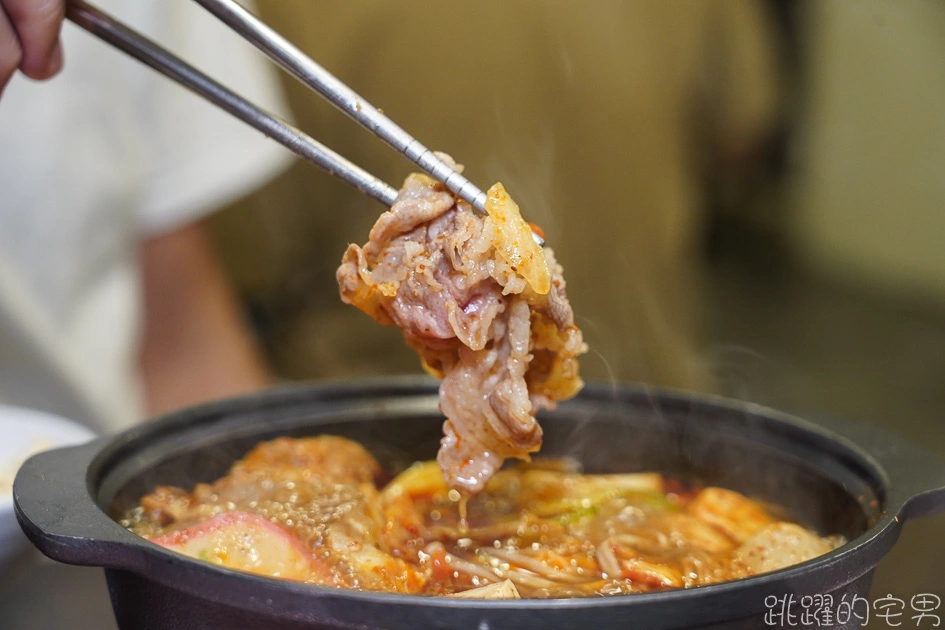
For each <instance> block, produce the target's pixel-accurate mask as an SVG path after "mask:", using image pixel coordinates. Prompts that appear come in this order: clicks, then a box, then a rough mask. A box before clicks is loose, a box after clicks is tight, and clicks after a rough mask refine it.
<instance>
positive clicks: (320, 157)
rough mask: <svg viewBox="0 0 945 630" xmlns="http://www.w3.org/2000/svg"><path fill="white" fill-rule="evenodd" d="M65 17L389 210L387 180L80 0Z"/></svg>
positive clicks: (391, 199) (69, 5) (391, 192)
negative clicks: (372, 173)
mask: <svg viewBox="0 0 945 630" xmlns="http://www.w3.org/2000/svg"><path fill="white" fill-rule="evenodd" d="M66 15H67V17H68V18H69V19H70V20H71V21H72V22H74V23H75V24H77V25H78V26H80V27H82V28H84V29H85V30H87V31H89V32H90V33H92V34H93V35H95V36H96V37H98V38H100V39H102V40H104V41H105V42H107V43H109V44H111V45H112V46H114V47H115V48H118V49H119V50H121V51H123V52H125V53H128V54H129V55H131V56H132V57H134V58H136V59H138V60H139V61H142V62H144V63H145V64H147V65H148V66H150V67H152V68H154V69H155V70H157V71H158V72H160V73H161V74H163V75H165V76H167V77H169V78H171V79H173V80H174V81H176V82H177V83H180V84H181V85H183V86H185V87H187V88H189V89H190V90H192V91H193V92H195V93H197V94H199V95H200V96H202V97H203V98H205V99H207V100H208V101H210V102H211V103H213V104H215V105H217V106H219V107H221V108H222V109H224V110H226V111H227V112H229V113H230V114H232V115H233V116H235V117H236V118H239V119H240V120H242V121H243V122H245V123H247V124H249V125H250V126H252V127H254V128H255V129H257V130H259V131H261V132H262V133H263V134H265V135H266V136H268V137H270V138H272V139H273V140H275V141H276V142H278V143H280V144H282V145H283V146H285V147H286V148H288V149H289V150H291V151H293V152H295V153H296V154H298V155H299V156H301V157H303V158H305V159H306V160H308V161H310V162H313V163H314V164H316V165H318V166H320V167H321V168H323V169H325V170H326V171H328V172H329V173H330V174H331V175H334V176H335V177H338V178H339V179H342V180H344V181H346V182H348V183H349V184H351V185H353V186H355V187H356V188H358V189H359V190H360V191H362V192H363V193H365V194H366V195H368V196H370V197H373V198H374V199H377V200H378V201H380V202H381V203H383V204H384V205H386V206H387V207H390V206H391V205H392V204H393V203H394V199H395V198H396V197H397V190H395V189H394V188H392V187H391V186H389V185H388V184H386V183H385V182H384V181H382V180H380V179H378V178H377V177H375V176H374V175H371V174H370V173H368V172H367V171H365V170H364V169H362V168H361V167H359V166H357V165H356V164H354V163H352V162H350V161H348V160H347V159H345V158H344V157H342V156H340V155H338V154H337V153H335V152H334V151H332V150H331V149H329V148H328V147H326V146H324V145H323V144H321V143H320V142H318V141H317V140H315V139H313V138H311V137H310V136H308V135H306V134H305V133H304V132H302V131H300V130H299V129H296V128H295V127H293V126H292V125H290V124H288V123H287V122H285V121H283V120H280V119H279V118H277V117H276V116H273V115H272V114H270V113H268V112H266V111H264V110H263V109H261V108H259V107H257V106H256V105H254V104H252V103H250V102H249V101H247V100H246V99H244V98H243V97H241V96H239V95H238V94H236V93H235V92H232V91H231V90H229V89H228V88H226V87H224V86H223V85H221V84H220V83H218V82H217V81H214V80H213V79H211V78H210V77H208V76H207V75H205V74H204V73H202V72H200V71H199V70H197V69H196V68H194V67H193V66H191V65H189V64H187V63H186V62H184V61H183V60H181V59H180V58H178V57H176V56H174V55H173V54H172V53H170V52H169V51H167V50H166V49H164V48H162V47H161V46H159V45H158V44H156V43H155V42H153V41H151V40H149V39H148V38H146V37H144V36H143V35H141V34H140V33H137V32H135V31H133V30H132V29H130V28H128V27H127V26H125V25H123V24H121V23H120V22H118V21H117V20H115V19H114V18H112V17H110V16H108V15H106V14H105V13H102V12H101V11H99V10H98V9H96V8H94V7H92V6H90V5H88V4H86V3H85V2H82V1H80V0H72V1H71V2H69V3H67V9H66Z"/></svg>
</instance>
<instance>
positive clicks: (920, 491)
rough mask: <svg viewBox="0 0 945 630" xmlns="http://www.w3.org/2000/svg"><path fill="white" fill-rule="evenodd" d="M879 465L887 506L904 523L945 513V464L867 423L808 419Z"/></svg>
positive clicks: (821, 418) (818, 418) (829, 417)
mask: <svg viewBox="0 0 945 630" xmlns="http://www.w3.org/2000/svg"><path fill="white" fill-rule="evenodd" d="M807 417H808V419H810V420H811V421H812V422H814V423H816V424H818V425H820V426H821V427H823V428H825V429H828V430H830V431H833V432H835V433H836V434H838V435H839V436H840V437H841V438H845V439H846V440H848V441H849V442H851V443H852V444H853V445H854V446H856V447H857V450H860V451H861V452H862V454H863V455H864V456H865V457H867V458H869V459H872V460H874V461H875V462H876V463H878V464H879V468H880V469H881V470H883V471H884V472H885V473H886V475H888V479H887V480H886V481H888V483H889V488H890V493H889V494H890V496H888V497H887V504H888V505H889V506H892V507H893V508H894V509H895V506H898V517H899V519H900V520H902V521H906V520H909V519H913V518H919V517H922V516H930V515H932V514H936V513H938V512H942V511H945V462H943V461H942V460H941V459H940V458H938V457H936V456H934V455H932V454H931V453H929V452H928V451H926V450H925V449H923V448H921V447H919V446H917V445H916V444H914V443H912V442H910V441H909V440H906V439H905V438H903V437H900V436H898V435H896V434H894V433H890V432H888V431H885V430H883V429H880V428H879V427H876V426H874V425H871V424H869V423H865V422H854V421H851V420H844V419H839V418H836V417H831V416H813V417H812V416H810V415H808V416H807Z"/></svg>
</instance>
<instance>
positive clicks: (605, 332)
mask: <svg viewBox="0 0 945 630" xmlns="http://www.w3.org/2000/svg"><path fill="white" fill-rule="evenodd" d="M259 5H260V8H261V10H262V13H263V16H264V18H265V19H267V20H269V21H270V22H271V23H272V24H273V25H274V26H275V27H276V28H277V29H279V30H280V31H282V32H283V33H284V34H285V35H286V36H288V37H289V38H290V39H291V40H293V41H295V42H297V43H298V44H299V45H300V46H301V47H302V48H303V49H304V50H305V51H306V52H307V53H309V54H310V55H312V56H313V57H314V58H315V59H317V60H318V61H319V62H320V63H322V64H323V65H324V66H326V67H327V68H328V69H329V70H330V71H332V72H333V73H335V74H336V75H337V76H339V77H340V78H342V79H343V80H344V81H346V82H348V83H349V84H350V85H351V86H352V87H353V88H355V89H356V90H358V91H359V92H361V93H362V94H363V95H364V96H365V97H366V98H368V99H369V100H370V101H372V102H373V103H374V104H375V105H377V106H380V107H382V108H383V109H384V110H385V111H386V112H387V113H388V114H390V115H391V116H392V117H393V118H394V119H395V120H397V121H398V122H399V123H400V124H402V125H403V126H404V127H405V128H406V129H407V130H408V131H410V132H411V133H413V134H414V135H415V136H417V137H418V138H419V139H420V140H421V141H422V142H424V143H425V144H427V145H428V146H430V147H431V148H435V149H441V150H446V151H448V152H450V153H452V154H453V155H454V157H456V158H457V159H458V160H459V161H461V162H463V163H464V164H465V165H466V166H467V174H468V175H470V177H471V178H472V179H473V181H476V182H478V183H479V184H480V185H481V186H483V187H486V186H489V185H491V183H493V182H495V181H502V182H503V183H504V184H505V185H506V187H507V188H508V189H509V191H510V193H511V194H512V195H513V197H515V198H516V200H517V201H518V202H519V203H520V205H521V206H522V208H523V213H524V214H525V215H526V217H527V218H528V219H529V220H531V221H534V222H536V223H539V224H540V225H542V226H543V227H544V229H545V231H546V233H547V236H548V241H549V243H550V244H551V245H552V246H553V247H554V249H555V251H556V253H557V254H558V258H559V260H560V261H562V262H563V264H564V266H565V270H566V277H567V278H568V281H569V287H568V291H569V294H570V296H571V298H572V303H573V305H574V309H575V312H576V315H577V319H578V323H579V325H581V326H582V328H584V330H585V336H586V338H587V339H588V341H589V343H590V345H591V348H592V354H591V356H589V357H588V358H587V360H586V361H585V362H584V370H585V373H586V374H587V375H588V376H589V377H590V378H594V379H610V378H618V379H623V380H629V379H633V380H644V381H649V382H653V383H659V384H663V385H675V386H684V387H686V386H691V387H698V386H702V385H704V383H705V378H704V374H703V369H702V368H703V366H701V355H700V352H699V331H698V324H699V311H698V308H699V307H698V299H697V295H696V291H697V288H698V285H697V283H696V278H695V276H694V273H695V265H694V263H695V258H696V256H697V254H698V252H697V251H696V246H697V244H698V238H699V234H700V230H701V223H702V219H701V216H700V211H701V194H702V191H701V189H700V180H699V173H698V168H699V167H698V161H699V159H700V158H701V153H700V151H702V150H704V147H703V146H702V145H701V144H700V140H702V139H703V138H704V137H705V136H713V137H714V138H715V139H716V140H717V141H719V142H720V143H721V144H726V145H728V146H727V148H728V149H731V150H733V151H737V150H738V147H739V146H740V145H743V144H747V143H750V142H751V140H752V138H753V137H754V136H756V135H757V133H758V132H759V130H760V129H761V128H763V127H764V126H765V124H766V123H767V122H768V121H769V120H770V119H771V117H772V115H773V112H774V109H775V106H774V102H775V91H774V81H773V79H772V72H773V68H772V65H773V63H772V52H771V50H770V48H769V44H770V41H769V38H767V37H766V34H765V33H766V30H765V27H766V24H765V21H764V16H763V15H762V14H761V12H760V11H759V4H758V3H756V2H754V1H753V0H739V1H737V2H728V1H725V2H716V1H708V2H698V3H691V2H650V1H649V0H646V1H639V2H627V1H624V0H596V1H595V2H593V3H581V2H572V1H570V0H569V1H565V0H560V1H553V0H542V1H537V0H517V1H516V2H507V1H505V0H478V1H476V2H462V3H456V2H441V1H433V0H388V1H385V2H379V1H375V0H349V1H346V2H335V1H314V0H278V1H277V0H269V1H266V0H262V1H260V2H259ZM288 87H289V95H290V97H291V102H292V106H293V109H294V110H295V112H296V113H297V118H298V122H299V124H300V125H301V126H302V127H304V128H305V129H306V130H307V131H309V132H310V133H311V134H312V135H314V136H315V137H317V138H319V139H320V140H322V141H324V142H325V143H327V144H328V145H329V146H331V147H333V148H335V149H336V150H338V151H340V152H341V153H343V154H344V155H346V156H348V157H349V158H351V159H353V160H354V161H356V162H358V163H359V164H361V165H363V166H365V167H367V168H368V169H369V170H371V171H372V172H374V173H376V174H377V175H379V176H381V177H382V178H384V179H386V180H388V181H390V182H391V183H394V184H397V185H399V182H401V181H402V179H403V177H404V176H405V174H406V173H407V172H408V171H409V170H410V165H409V164H408V162H407V161H406V160H405V159H403V158H400V157H398V156H396V155H395V154H394V153H393V152H392V151H391V150H390V149H388V148H386V147H384V146H383V145H382V144H381V143H380V142H379V141H378V140H376V139H374V138H373V137H371V136H369V135H368V134H367V133H366V132H364V131H362V130H361V129H359V128H358V127H357V126H355V125H354V124H353V123H352V122H350V121H348V120H347V119H346V118H344V117H343V116H342V115H341V114H339V113H338V112H336V111H335V110H333V109H332V108H331V107H330V106H329V105H327V104H325V103H324V102H322V101H321V100H320V99H319V98H318V97H317V96H314V95H312V94H309V93H308V92H306V91H305V90H304V89H302V88H301V87H300V86H298V85H297V84H295V83H289V84H288ZM706 112H712V113H714V116H706ZM697 114H699V115H698V116H697ZM708 119H711V120H710V121H709V122H708V123H707V120H708ZM697 122H703V123H707V124H711V125H713V128H712V129H709V130H706V129H697V124H696V123H697ZM256 203H257V204H259V205H260V206H265V207H259V208H257V209H256V211H255V212H251V213H244V215H243V218H242V228H241V230H242V231H240V229H237V227H234V228H233V229H232V230H230V233H231V235H238V234H240V233H242V234H244V235H245V234H249V237H248V239H247V240H245V242H244V246H242V247H240V248H238V249H239V251H240V255H241V257H242V259H243V260H242V261H237V264H242V266H243V268H244V269H245V270H246V272H247V273H248V274H250V275H255V277H256V281H257V283H258V284H259V285H261V286H263V288H265V285H266V284H267V283H273V282H275V283H279V282H282V283H284V284H285V285H286V286H290V287H292V286H294V287H297V288H296V289H294V290H295V291H296V295H295V296H294V298H293V299H297V300H308V302H307V304H306V305H305V306H304V308H302V309H301V310H300V311H299V314H298V316H294V317H293V318H292V320H291V321H289V322H285V323H283V324H282V325H281V328H280V330H279V332H278V334H277V335H276V338H277V340H276V342H275V346H274V347H275V351H276V356H277V361H278V362H279V365H280V367H281V368H283V369H284V370H285V371H287V372H288V373H290V374H291V375H293V376H324V375H339V374H350V373H356V372H371V371H374V372H384V371H394V370H402V369H409V370H416V369H417V363H416V359H415V358H414V357H413V356H412V355H411V354H410V353H409V352H408V351H405V350H404V349H403V348H402V342H401V341H400V338H399V336H398V335H397V334H396V332H395V331H391V330H389V329H381V328H380V327H378V326H376V325H375V324H373V322H370V321H368V319H367V318H366V317H365V316H363V315H361V314H360V313H357V312H355V311H354V309H352V308H351V307H348V306H345V305H342V304H341V303H340V301H339V300H338V297H337V290H336V288H335V285H334V269H335V267H336V266H337V264H338V261H339V259H340V256H341V253H342V252H343V251H344V248H345V246H346V244H347V243H348V242H350V241H358V242H363V241H364V240H365V239H366V235H367V231H368V229H369V227H370V225H371V224H372V223H373V221H374V219H375V218H376V216H377V214H378V213H379V212H380V211H381V208H380V207H379V206H377V205H376V204H374V203H373V202H371V201H370V200H367V199H366V198H363V197H361V196H360V195H358V194H357V193H356V192H353V191H351V190H349V189H348V188H347V187H345V186H344V185H343V184H340V183H337V182H334V181H332V180H330V178H328V177H327V176H325V175H323V174H322V173H320V172H317V171H316V170H315V169H313V168H311V167H306V166H302V167H299V168H297V169H295V170H294V171H293V172H292V173H291V174H290V175H289V177H288V178H286V180H284V181H283V182H281V183H280V185H279V186H278V187H277V189H276V190H275V191H270V193H269V197H268V200H267V201H260V200H257V201H256ZM247 225H249V226H251V227H249V228H247ZM234 238H236V237H234ZM254 259H255V261H256V262H254ZM293 283H294V284H293Z"/></svg>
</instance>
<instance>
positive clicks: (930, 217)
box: [794, 0, 945, 303]
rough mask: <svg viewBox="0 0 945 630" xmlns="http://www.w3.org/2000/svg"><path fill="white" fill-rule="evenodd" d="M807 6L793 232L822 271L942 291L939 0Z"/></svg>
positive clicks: (943, 35)
mask: <svg viewBox="0 0 945 630" xmlns="http://www.w3.org/2000/svg"><path fill="white" fill-rule="evenodd" d="M808 7H809V8H810V14H809V15H808V26H809V28H810V32H811V40H810V49H809V51H808V55H809V63H808V67H809V72H810V73H811V74H810V88H811V97H810V101H809V103H808V105H807V112H806V119H805V120H806V123H805V129H804V136H803V138H802V140H803V142H801V143H800V144H799V152H798V163H799V165H800V169H801V170H800V172H799V176H798V180H797V182H796V186H797V187H796V197H795V200H794V207H795V211H796V215H795V216H796V218H797V221H796V223H795V225H794V237H795V241H796V242H797V244H798V245H799V247H800V248H801V250H802V252H803V253H804V255H805V256H806V258H807V260H808V261H809V262H810V263H811V264H812V265H814V266H815V267H816V268H818V269H820V270H822V271H825V272H827V273H830V274H833V275H836V276H839V277H841V278H843V279H845V280H848V281H852V282H855V283H857V284H860V285H863V286H865V287H867V288H872V289H879V290H883V291H893V292H897V293H903V294H908V295H912V296H916V297H920V298H931V299H934V300H937V301H941V302H943V303H945V3H943V2H928V1H926V0H913V1H909V2H896V3H891V2H886V1H884V0H857V1H856V2H811V3H808Z"/></svg>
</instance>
